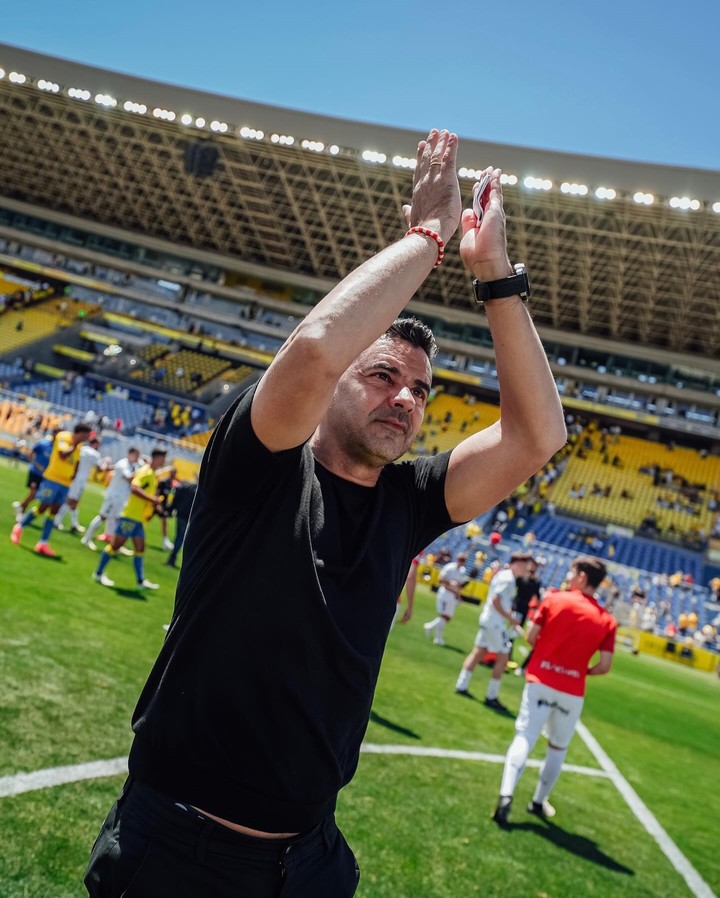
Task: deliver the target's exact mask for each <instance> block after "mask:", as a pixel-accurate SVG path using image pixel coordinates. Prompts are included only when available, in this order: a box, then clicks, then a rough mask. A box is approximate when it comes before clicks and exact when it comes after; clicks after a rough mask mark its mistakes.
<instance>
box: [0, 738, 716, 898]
mask: <svg viewBox="0 0 720 898" xmlns="http://www.w3.org/2000/svg"><path fill="white" fill-rule="evenodd" d="M577 732H578V734H579V735H580V738H581V739H582V740H583V742H584V743H585V744H586V745H587V747H588V749H589V750H590V752H591V753H592V755H593V756H594V757H595V758H596V760H597V762H598V764H600V768H601V769H598V768H596V767H581V766H577V765H574V764H565V765H563V771H565V772H568V773H577V774H580V775H582V776H597V777H606V778H608V779H610V780H611V781H612V783H613V784H614V785H615V787H616V788H617V790H618V791H619V792H620V794H621V795H622V796H623V798H624V799H625V801H626V802H627V804H628V806H629V807H630V810H631V811H632V812H633V814H635V816H636V817H637V818H638V820H639V821H640V823H641V824H642V825H643V827H644V828H645V830H646V831H647V832H648V833H649V835H651V836H652V837H653V839H655V841H656V842H657V844H658V845H659V847H660V849H661V850H662V852H663V853H664V854H665V855H666V857H667V858H668V860H669V861H670V863H671V864H672V865H673V867H674V868H675V869H676V870H677V871H678V873H679V874H680V875H681V876H682V877H683V879H684V880H685V882H686V883H687V885H688V887H689V889H690V891H691V892H692V893H693V895H695V898H716V896H715V894H714V893H713V891H712V890H711V888H710V887H709V886H708V884H707V883H706V882H705V880H704V879H703V878H702V877H701V876H700V874H699V873H698V872H697V870H696V869H695V868H694V867H693V866H692V864H691V863H690V861H689V860H688V859H687V858H686V857H685V855H684V854H683V853H682V852H681V851H680V849H679V848H678V847H677V845H676V844H675V843H674V842H673V840H672V839H671V838H670V836H669V835H668V834H667V833H666V832H665V830H664V829H663V828H662V826H661V825H660V824H659V822H658V821H657V819H656V818H655V816H654V815H653V814H652V813H651V812H650V810H649V809H648V807H647V806H646V805H645V804H644V802H643V801H642V799H641V798H640V796H639V795H638V794H637V792H635V790H634V789H633V788H632V786H631V785H630V783H628V781H627V780H626V779H625V777H624V776H623V775H622V774H621V773H620V771H619V770H618V769H617V767H616V766H615V764H614V763H613V762H612V760H611V759H610V757H609V756H608V755H607V754H606V753H605V751H604V750H603V748H602V747H601V746H600V744H599V742H598V741H597V740H596V739H595V737H594V736H593V735H592V734H591V733H590V731H589V730H588V728H587V727H586V726H585V725H584V724H583V723H582V722H579V723H578V725H577ZM361 751H363V752H364V753H366V754H376V755H379V754H383V755H406V756H407V755H413V756H415V757H422V758H449V759H454V760H460V761H482V762H485V763H489V764H502V763H504V761H505V757H504V755H494V754H486V753H485V752H478V751H461V750H459V749H448V748H431V747H423V746H417V745H377V744H374V743H371V742H366V743H363V745H362V748H361ZM541 764H542V762H541V761H537V760H535V759H533V758H531V759H530V760H529V761H528V762H527V766H528V767H540V765H541ZM121 773H127V758H126V757H124V758H112V759H110V760H107V761H91V762H89V763H86V764H74V765H69V766H67V767H48V768H45V769H44V770H35V771H33V772H32V773H17V774H14V775H12V776H3V777H0V798H7V797H9V796H12V795H20V794H22V793H24V792H33V791H36V790H38V789H48V788H51V787H53V786H60V785H65V784H67V783H76V782H80V781H81V780H90V779H98V778H100V777H105V776H116V775H118V774H121Z"/></svg>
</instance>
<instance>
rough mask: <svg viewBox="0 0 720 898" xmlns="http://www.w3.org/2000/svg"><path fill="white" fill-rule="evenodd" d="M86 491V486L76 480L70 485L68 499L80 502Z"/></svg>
mask: <svg viewBox="0 0 720 898" xmlns="http://www.w3.org/2000/svg"><path fill="white" fill-rule="evenodd" d="M84 491H85V484H84V483H78V482H77V481H76V480H73V482H72V483H71V484H70V489H69V490H68V494H67V497H68V499H73V500H74V501H75V502H79V501H80V497H81V496H82V494H83V492H84Z"/></svg>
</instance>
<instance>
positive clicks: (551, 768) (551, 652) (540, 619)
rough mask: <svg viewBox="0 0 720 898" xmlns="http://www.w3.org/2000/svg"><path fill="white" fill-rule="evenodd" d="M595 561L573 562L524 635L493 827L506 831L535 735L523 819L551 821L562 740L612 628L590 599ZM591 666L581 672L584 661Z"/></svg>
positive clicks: (611, 641) (600, 667)
mask: <svg viewBox="0 0 720 898" xmlns="http://www.w3.org/2000/svg"><path fill="white" fill-rule="evenodd" d="M605 575H606V570H605V565H604V564H603V563H602V561H600V559H599V558H593V557H592V556H580V557H578V558H576V559H575V560H574V561H573V563H572V567H571V570H570V573H569V574H568V585H567V590H566V591H564V592H560V591H558V590H548V591H547V592H546V593H545V596H544V598H543V601H542V603H541V605H540V608H539V609H538V613H537V616H536V618H535V621H534V623H533V625H532V627H531V629H530V632H529V633H528V635H527V641H528V642H529V643H530V645H531V646H532V647H533V653H532V660H531V661H530V663H529V664H528V668H527V671H526V674H525V679H526V683H525V688H524V689H523V695H522V701H521V704H520V712H519V713H518V716H517V720H516V722H515V738H514V739H513V741H512V743H511V744H510V747H509V749H508V752H507V755H506V757H505V767H504V770H503V775H502V782H501V784H500V796H499V798H498V802H497V806H496V808H495V812H494V814H493V820H495V822H496V823H497V824H498V825H500V826H507V825H508V822H509V819H508V818H509V815H510V809H511V807H512V800H513V795H514V794H515V788H516V786H517V784H518V781H519V780H520V777H521V776H522V773H523V770H524V769H525V764H526V763H527V759H528V757H529V755H530V752H531V751H532V750H533V748H534V747H535V743H536V742H537V740H538V738H539V736H540V733H541V732H542V730H543V728H544V727H546V728H547V733H548V747H547V754H546V755H545V762H544V764H543V766H542V768H541V769H540V775H539V777H538V782H537V786H536V788H535V794H534V795H533V798H532V801H531V802H530V804H529V805H528V812H529V813H531V814H535V815H536V816H538V817H543V818H551V817H554V816H555V808H554V807H553V806H552V805H551V804H550V802H549V801H548V798H549V796H550V793H551V792H552V790H553V788H554V787H555V784H556V783H557V780H558V777H559V776H560V772H561V770H562V765H563V761H564V760H565V755H566V754H567V750H568V746H569V744H570V740H571V739H572V736H573V733H574V732H575V727H576V726H577V722H578V720H579V719H580V713H581V711H582V706H583V697H584V695H585V678H586V677H588V676H601V675H603V674H606V673H608V671H609V670H610V667H611V666H612V660H613V652H614V650H615V632H616V630H617V623H616V621H615V619H614V618H613V617H612V615H611V614H609V612H607V611H605V609H603V608H601V607H600V605H599V604H598V603H597V601H596V599H595V590H596V588H597V587H598V586H599V585H600V584H601V583H602V581H603V579H604V578H605ZM597 652H599V653H600V657H599V660H598V661H597V662H596V663H595V664H593V665H592V667H589V666H588V665H589V663H590V661H591V659H592V657H593V656H594V655H595V654H596V653H597Z"/></svg>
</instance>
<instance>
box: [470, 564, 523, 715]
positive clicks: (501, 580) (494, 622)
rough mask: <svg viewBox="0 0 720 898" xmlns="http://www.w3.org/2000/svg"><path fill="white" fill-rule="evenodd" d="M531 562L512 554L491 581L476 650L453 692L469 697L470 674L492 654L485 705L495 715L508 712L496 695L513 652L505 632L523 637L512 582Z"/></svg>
mask: <svg viewBox="0 0 720 898" xmlns="http://www.w3.org/2000/svg"><path fill="white" fill-rule="evenodd" d="M532 560H533V557H532V555H530V554H529V553H528V552H513V554H512V555H511V556H510V563H509V564H508V566H507V567H506V568H503V569H502V570H501V571H499V572H498V573H497V574H495V576H494V577H493V578H492V580H491V581H490V588H489V590H488V595H487V599H486V601H485V604H484V605H483V609H482V612H481V613H480V629H479V630H478V633H477V636H476V637H475V647H474V648H473V650H472V651H471V652H470V654H469V655H468V656H467V658H466V659H465V661H464V662H463V666H462V669H461V670H460V676H459V677H458V679H457V683H456V684H455V691H456V692H457V693H458V694H459V695H468V694H469V693H468V686H469V685H470V679H471V678H472V674H473V671H474V670H475V668H476V667H477V665H478V664H479V663H480V662H481V661H482V660H483V659H484V658H485V655H487V653H488V652H493V653H495V654H496V655H497V657H496V659H495V664H494V665H493V670H492V677H491V678H490V682H489V683H488V687H487V692H486V694H485V704H486V705H487V706H488V707H489V708H494V709H495V710H496V711H507V708H506V707H505V705H503V704H502V703H501V702H500V700H499V699H498V695H499V694H500V681H501V679H502V675H503V673H504V672H505V666H506V665H507V661H508V658H509V657H510V650H511V648H512V643H511V641H510V637H509V635H508V629H509V628H510V627H511V628H512V629H513V630H514V631H515V632H516V633H518V634H519V633H522V629H521V627H520V624H519V618H517V617H516V616H515V615H514V614H513V610H512V606H513V600H514V599H515V593H516V592H517V584H516V582H515V581H516V579H517V578H518V577H524V576H525V574H526V573H527V571H528V568H529V566H530V564H531V562H532Z"/></svg>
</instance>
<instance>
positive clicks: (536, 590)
mask: <svg viewBox="0 0 720 898" xmlns="http://www.w3.org/2000/svg"><path fill="white" fill-rule="evenodd" d="M515 583H516V584H517V593H516V594H515V599H514V601H513V611H516V612H517V613H518V614H521V615H522V617H523V621H524V619H525V618H526V617H527V613H528V609H529V608H530V600H531V599H532V597H533V596H538V597H539V596H540V581H539V580H537V579H536V578H535V577H528V578H525V577H518V578H517V579H516V580H515Z"/></svg>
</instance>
